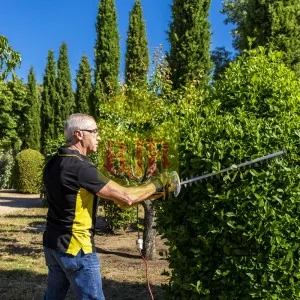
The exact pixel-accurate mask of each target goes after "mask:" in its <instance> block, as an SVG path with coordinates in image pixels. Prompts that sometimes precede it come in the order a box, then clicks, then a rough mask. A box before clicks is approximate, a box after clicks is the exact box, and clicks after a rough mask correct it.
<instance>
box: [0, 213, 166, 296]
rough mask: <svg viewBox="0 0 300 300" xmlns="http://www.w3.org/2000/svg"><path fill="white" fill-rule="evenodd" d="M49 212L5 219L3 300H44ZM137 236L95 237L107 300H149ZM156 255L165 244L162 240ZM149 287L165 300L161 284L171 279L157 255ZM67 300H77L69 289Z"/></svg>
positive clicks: (0, 243) (1, 229)
mask: <svg viewBox="0 0 300 300" xmlns="http://www.w3.org/2000/svg"><path fill="white" fill-rule="evenodd" d="M46 213H47V209H45V208H28V209H25V210H22V211H18V212H15V213H13V214H8V215H4V216H0V295H1V296H0V298H1V299H4V300H13V299H14V300H33V299H42V298H43V294H44V290H45V288H46V279H47V267H46V266H45V262H44V256H43V248H42V234H43V230H44V226H45V218H46ZM136 239H137V237H136V232H127V233H125V234H121V235H114V236H111V235H106V234H104V233H101V232H98V233H97V235H96V238H95V242H96V248H97V253H98V255H99V256H100V259H101V268H102V277H103V290H104V294H105V297H106V300H110V299H122V300H123V299H124V300H126V299H127V300H129V299H132V300H143V299H145V300H146V299H150V296H149V292H148V289H147V283H146V267H145V263H144V261H143V260H142V259H141V257H140V256H139V253H138V252H137V250H136V246H135V241H136ZM156 249H157V253H159V252H163V253H164V252H165V251H166V246H165V245H164V244H163V242H162V241H161V240H160V238H159V237H158V238H157V241H156ZM148 268H149V278H150V286H151V290H152V293H153V296H154V298H155V299H156V300H157V299H163V298H164V297H163V290H162V288H161V284H167V283H168V278H167V277H166V276H163V275H161V273H162V272H163V271H164V270H168V264H167V261H166V260H165V259H164V258H161V257H159V256H158V257H157V259H155V260H153V261H149V267H148ZM66 299H74V298H73V295H72V292H71V291H70V292H69V294H68V296H67V298H66Z"/></svg>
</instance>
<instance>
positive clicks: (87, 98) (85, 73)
mask: <svg viewBox="0 0 300 300" xmlns="http://www.w3.org/2000/svg"><path fill="white" fill-rule="evenodd" d="M91 70H92V69H91V67H90V65H89V60H88V57H87V56H86V55H83V56H82V58H81V61H80V64H79V69H78V71H77V75H76V91H75V110H76V112H81V113H85V114H91V115H94V114H95V109H94V107H93V103H92V101H91V100H92V99H91V96H92V75H91Z"/></svg>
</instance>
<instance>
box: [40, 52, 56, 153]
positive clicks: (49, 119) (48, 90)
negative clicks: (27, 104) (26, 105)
mask: <svg viewBox="0 0 300 300" xmlns="http://www.w3.org/2000/svg"><path fill="white" fill-rule="evenodd" d="M56 101H57V93H56V63H55V60H54V52H53V51H51V50H49V51H48V58H47V64H46V69H45V75H44V80H43V91H42V109H41V149H42V152H43V151H44V150H45V146H46V143H47V141H49V140H51V139H54V138H55V119H54V112H55V111H57V103H56Z"/></svg>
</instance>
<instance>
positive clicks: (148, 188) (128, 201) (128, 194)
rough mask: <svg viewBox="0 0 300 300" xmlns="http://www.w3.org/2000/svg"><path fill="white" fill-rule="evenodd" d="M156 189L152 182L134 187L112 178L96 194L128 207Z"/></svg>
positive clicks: (147, 196)
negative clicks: (125, 185) (123, 184)
mask: <svg viewBox="0 0 300 300" xmlns="http://www.w3.org/2000/svg"><path fill="white" fill-rule="evenodd" d="M156 190H157V187H156V185H155V184H153V183H148V184H144V185H141V186H135V187H124V186H121V185H119V184H118V183H116V182H115V181H113V180H110V181H109V182H108V183H107V184H106V185H105V186H104V187H103V188H102V189H101V190H100V191H99V192H98V193H97V196H98V197H101V198H105V199H109V200H112V201H114V202H115V203H117V204H119V205H122V206H125V207H129V206H131V205H134V204H136V203H139V202H142V201H144V200H146V199H148V198H150V196H151V195H153V194H154V193H155V192H156Z"/></svg>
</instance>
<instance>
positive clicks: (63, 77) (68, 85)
mask: <svg viewBox="0 0 300 300" xmlns="http://www.w3.org/2000/svg"><path fill="white" fill-rule="evenodd" d="M56 83H57V84H56V89H57V96H58V101H57V107H56V108H55V109H56V111H55V125H56V133H57V134H59V133H61V132H62V130H63V126H64V123H65V121H66V120H67V118H68V117H69V116H70V114H71V113H73V112H74V108H75V101H74V93H73V89H72V78H71V72H70V66H69V60H68V49H67V45H66V43H62V45H61V47H60V50H59V57H58V61H57V80H56Z"/></svg>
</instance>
